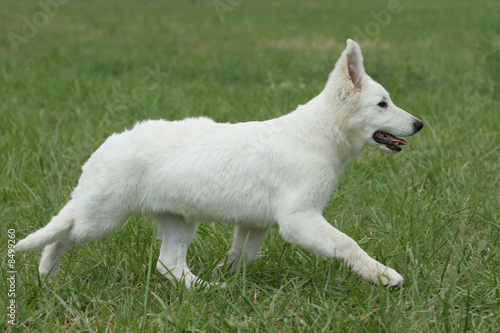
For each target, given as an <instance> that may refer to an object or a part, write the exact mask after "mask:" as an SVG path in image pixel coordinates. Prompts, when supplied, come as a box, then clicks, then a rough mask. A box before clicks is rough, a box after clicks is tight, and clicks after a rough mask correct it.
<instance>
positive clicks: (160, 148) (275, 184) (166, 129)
mask: <svg viewBox="0 0 500 333" xmlns="http://www.w3.org/2000/svg"><path fill="white" fill-rule="evenodd" d="M422 127H423V123H422V122H421V121H420V120H418V119H417V118H415V117H413V116H412V115H410V114H408V113H407V112H405V111H403V110H401V109H400V108H398V107H397V106H396V105H394V104H393V103H392V101H391V99H390V97H389V94H388V93H387V91H386V90H385V89H384V88H383V87H382V86H381V85H379V84H378V83H376V82H375V81H373V80H372V79H371V78H370V77H369V76H368V75H367V74H366V73H365V69H364V66H363V57H362V55H361V49H360V47H359V45H358V44H356V43H355V42H354V41H352V40H348V41H347V47H346V49H345V51H344V52H343V53H342V55H341V56H340V59H339V60H338V62H337V64H336V65H335V68H334V69H333V71H332V73H331V74H330V76H329V79H328V82H327V84H326V87H325V89H324V90H323V91H322V92H321V93H320V94H319V95H318V96H317V97H315V98H313V99H312V100H311V101H310V102H309V103H307V104H306V105H301V106H299V107H298V108H297V110H295V111H294V112H291V113H289V114H287V115H285V116H282V117H280V118H277V119H272V120H268V121H263V122H249V123H238V124H219V123H215V122H213V121H212V120H210V119H207V118H188V119H185V120H182V121H174V122H168V121H164V120H157V121H144V122H141V123H138V124H136V125H135V126H134V128H133V129H132V130H129V131H125V132H123V133H120V134H113V135H112V136H110V137H109V138H108V139H107V140H106V141H105V142H104V143H103V144H102V146H101V147H99V149H97V151H96V152H95V153H94V154H93V155H92V156H91V157H90V159H89V160H88V161H87V162H86V163H85V165H84V166H83V173H82V175H81V178H80V180H79V182H78V186H77V187H76V188H75V189H74V191H73V194H72V197H71V200H70V201H69V202H68V203H67V204H66V206H64V208H63V209H62V210H61V211H60V212H59V214H58V215H56V216H54V217H53V218H52V219H51V221H50V222H49V223H48V224H47V225H46V226H45V227H44V228H42V229H40V230H38V231H36V232H34V233H33V234H31V235H29V236H28V237H26V238H25V239H23V240H21V241H20V242H19V243H18V244H17V247H16V249H17V251H33V250H38V249H40V248H42V247H45V250H44V251H43V255H42V259H41V261H40V267H39V272H40V275H41V276H42V277H43V278H45V277H49V278H54V277H55V276H56V275H57V273H58V271H59V262H60V260H61V258H62V256H63V255H64V253H65V252H66V251H68V250H69V249H70V248H71V246H72V245H73V244H83V243H87V242H90V241H93V240H96V239H100V238H103V237H104V236H106V235H108V234H110V233H112V232H115V231H117V230H119V229H120V228H122V226H123V225H124V223H125V222H126V221H127V218H128V217H129V216H130V215H131V214H133V213H147V214H149V215H151V216H152V217H153V218H154V219H155V220H156V221H157V222H158V225H159V229H160V231H161V234H162V237H163V239H162V245H161V250H160V257H159V260H158V263H157V266H156V267H157V269H158V271H159V272H160V273H161V274H163V275H165V276H166V277H167V278H169V279H176V280H184V282H185V285H186V287H187V288H189V287H191V286H192V285H194V284H196V283H201V284H208V283H207V282H203V281H201V280H199V279H198V278H197V277H196V276H195V275H193V274H192V273H191V271H190V270H189V268H188V267H187V265H186V254H187V249H188V246H189V244H190V243H191V241H192V240H193V237H194V235H195V233H196V229H197V226H198V223H199V222H200V221H221V222H226V223H231V224H234V225H235V226H236V227H235V233H234V242H233V245H232V247H231V250H230V251H229V252H228V253H227V256H226V260H225V261H224V263H222V264H221V265H222V266H227V268H228V269H229V270H233V271H234V270H235V269H236V266H237V263H238V262H239V260H240V257H241V255H242V253H244V256H245V258H244V261H242V262H244V263H245V264H250V263H251V262H253V261H254V260H255V258H256V257H257V253H258V250H259V247H260V245H261V244H262V241H263V240H264V238H265V236H266V233H267V232H268V230H269V229H270V228H273V227H277V228H279V232H280V234H281V236H282V237H283V238H284V239H285V240H286V241H287V242H290V243H292V244H297V245H300V246H302V247H303V248H305V249H307V250H309V251H312V252H314V253H316V254H318V255H321V256H324V257H328V258H337V259H340V260H341V261H342V262H343V263H344V264H345V265H346V266H347V267H349V268H350V269H351V270H352V271H354V272H355V273H356V274H358V275H359V276H361V277H362V278H363V279H365V280H367V281H369V282H371V283H374V284H378V283H382V284H384V285H389V286H400V285H401V284H402V283H403V277H402V276H401V275H399V274H398V273H397V272H396V271H395V270H393V269H391V268H389V267H387V266H384V265H382V264H381V263H379V262H377V261H376V260H374V259H372V258H371V257H370V256H369V255H368V254H367V253H366V252H365V251H363V250H362V249H361V248H360V247H359V245H358V244H357V243H356V242H355V241H354V240H353V239H351V238H350V237H348V236H347V235H345V234H344V233H342V232H340V231H339V230H337V229H335V228H334V227H333V226H332V225H331V224H330V223H328V222H327V221H326V220H325V219H324V218H323V216H322V211H323V209H324V208H325V206H326V204H327V201H328V199H329V197H330V195H331V193H332V191H333V189H334V186H335V183H336V181H337V177H338V176H339V174H340V173H341V171H342V169H343V168H344V167H345V166H346V165H347V163H348V162H349V161H351V160H352V159H353V158H354V157H356V156H358V155H359V154H360V153H361V152H362V151H363V147H364V146H365V145H370V146H374V147H377V148H380V149H381V150H383V151H385V152H388V153H396V152H399V151H400V150H401V146H402V145H406V144H408V143H407V142H406V141H404V140H402V139H399V138H397V137H396V136H403V137H405V136H411V135H413V134H415V133H416V132H418V131H419V130H420V129H421V128H422ZM235 263H236V264H235Z"/></svg>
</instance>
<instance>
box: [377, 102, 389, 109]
mask: <svg viewBox="0 0 500 333" xmlns="http://www.w3.org/2000/svg"><path fill="white" fill-rule="evenodd" d="M377 105H378V106H380V107H381V108H386V107H387V102H386V101H381V102H380V103H378V104H377Z"/></svg>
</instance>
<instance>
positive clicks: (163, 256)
mask: <svg viewBox="0 0 500 333" xmlns="http://www.w3.org/2000/svg"><path fill="white" fill-rule="evenodd" d="M153 218H154V219H155V220H156V221H157V223H158V228H159V230H160V233H161V236H162V243H161V249H160V257H159V259H158V263H157V264H156V269H157V270H158V271H159V272H160V273H161V274H162V275H164V276H165V277H166V278H167V279H169V280H177V281H184V283H185V285H186V288H187V289H189V288H191V287H192V286H194V285H200V284H201V285H207V286H208V285H210V284H209V283H207V282H204V281H202V280H200V279H198V277H197V276H196V275H194V274H193V273H191V271H190V270H189V268H188V266H187V264H186V256H187V251H188V247H189V245H190V244H191V242H192V241H193V238H194V235H195V234H196V230H197V229H198V223H196V222H195V223H193V222H187V221H186V220H185V219H184V218H183V217H182V216H178V215H174V214H168V213H166V214H155V215H153Z"/></svg>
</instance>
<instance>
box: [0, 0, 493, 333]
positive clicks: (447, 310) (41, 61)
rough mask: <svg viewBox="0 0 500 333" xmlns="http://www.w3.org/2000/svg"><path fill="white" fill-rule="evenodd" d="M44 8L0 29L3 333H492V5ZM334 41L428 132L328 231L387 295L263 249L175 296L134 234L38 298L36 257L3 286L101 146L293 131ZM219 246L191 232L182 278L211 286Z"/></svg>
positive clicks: (359, 183) (14, 15) (9, 2)
mask: <svg viewBox="0 0 500 333" xmlns="http://www.w3.org/2000/svg"><path fill="white" fill-rule="evenodd" d="M60 2H61V3H59V2H56V1H55V0H52V1H49V0H46V1H43V0H42V1H41V2H40V3H42V5H41V4H40V3H39V2H35V1H14V0H3V1H2V11H0V166H1V169H0V184H1V188H0V200H1V206H0V218H1V225H2V229H1V230H2V233H1V235H0V240H1V242H0V253H2V254H3V255H2V270H1V274H0V277H1V280H0V285H1V288H2V297H0V308H1V312H2V316H1V317H0V331H3V328H6V329H8V330H10V331H19V332H24V331H28V332H77V331H88V332H124V331H130V332H136V331H137V332H174V331H176V332H183V331H200V332H205V331H206V332H253V331H256V332H257V331H258V332H275V331H276V332H277V331H282V332H471V331H472V332H498V331H500V276H499V274H500V254H499V247H500V236H499V235H500V233H499V227H500V225H499V204H500V194H499V192H500V190H499V188H500V186H499V161H500V150H499V148H500V140H499V132H500V111H499V93H498V84H499V79H498V77H499V54H500V28H499V23H498V22H500V16H499V14H498V13H499V9H500V5H499V2H498V1H494V0H476V1H469V0H454V1H452V0H444V1H430V0H422V1H418V2H417V1H410V0H399V1H397V0H390V1H389V0H387V1H381V0H377V1H368V0H363V1H349V2H348V1H343V2H340V1H311V2H302V1H285V0H278V1H263V0H258V1H249V0H248V1H245V0H242V1H228V0H220V1H215V2H214V1H212V0H208V1H202V0H191V1H182V0H175V1H174V0H170V1H160V0H150V1H147V2H144V3H143V2H139V1H128V0H127V1H123V0H122V1H118V0H106V1H96V0H90V1H76V0H73V1H62V0H61V1H60ZM339 2H340V4H339ZM347 38H357V39H358V41H359V42H360V44H361V47H362V50H363V53H364V56H365V66H366V69H367V72H368V73H369V74H370V75H371V76H372V77H373V78H374V79H376V80H377V81H379V82H380V83H381V84H382V85H384V86H385V87H386V88H387V89H388V90H389V92H391V95H392V98H393V100H394V101H395V102H396V104H398V105H399V106H400V107H402V108H404V109H406V110H408V111H409V112H411V113H412V114H414V115H415V116H417V117H419V118H420V119H422V120H423V121H424V123H425V127H424V129H423V130H422V132H421V133H419V134H418V135H417V136H415V137H413V138H411V139H410V142H411V146H410V147H406V148H405V149H404V151H403V152H402V153H401V154H398V155H386V154H383V153H382V152H380V151H378V150H375V149H371V148H367V149H366V150H365V153H364V154H363V155H362V156H361V157H360V158H358V159H357V160H356V161H355V162H353V163H352V164H351V165H350V166H349V167H348V168H347V170H346V171H345V173H344V175H343V176H342V177H341V180H340V182H339V184H338V188H337V190H336V191H335V193H334V195H333V196H332V199H331V202H330V204H329V205H328V207H327V209H326V210H325V217H326V218H327V219H328V220H329V221H330V222H331V223H332V224H333V225H335V226H336V227H338V228H339V229H340V230H342V231H344V232H345V233H347V234H348V235H350V236H351V237H353V238H354V239H355V240H357V241H358V242H359V243H360V245H361V246H362V247H363V248H364V249H365V250H366V251H367V252H368V253H370V254H371V255H373V256H374V257H375V258H377V259H378V260H379V261H381V262H382V263H385V264H387V265H389V266H392V267H394V268H395V269H396V270H397V271H398V272H400V273H401V274H402V275H403V276H404V277H405V285H404V286H403V288H401V289H387V288H384V287H376V286H372V285H370V284H367V283H364V282H363V281H361V280H360V279H359V278H358V277H357V276H355V275H353V274H351V272H350V271H349V270H347V269H346V268H344V267H343V266H341V265H340V263H338V262H336V261H332V260H326V259H322V258H319V257H317V256H315V255H313V254H311V253H309V252H307V251H305V250H302V249H300V248H298V247H295V246H292V245H290V244H287V243H285V242H284V241H283V240H282V239H281V238H280V236H279V234H278V232H277V230H273V231H271V232H270V234H269V235H268V237H267V239H266V241H265V242H264V245H263V247H262V250H261V256H260V257H259V259H258V260H257V261H256V262H255V263H254V264H253V265H251V266H249V267H248V268H246V269H243V270H241V271H240V272H239V273H238V274H236V275H233V276H227V277H223V276H219V277H218V278H217V281H219V282H223V281H224V282H226V283H227V284H228V287H227V288H225V289H220V288H214V289H210V290H192V291H186V290H184V289H183V288H181V287H180V286H178V285H174V284H172V283H169V282H168V281H166V280H165V279H164V278H163V277H161V276H160V275H159V274H158V273H157V272H156V270H155V264H156V260H157V256H158V252H159V245H160V244H159V242H158V241H157V240H156V239H155V235H156V230H155V225H154V224H153V223H152V222H151V221H150V220H149V219H148V218H147V217H145V216H134V217H133V218H131V219H130V221H129V222H128V223H127V225H126V226H125V228H124V229H123V230H121V231H120V232H118V233H116V234H114V235H112V236H110V237H108V238H106V239H104V240H102V241H100V242H95V243H90V244H87V245H82V246H78V247H74V248H73V250H72V251H71V252H69V253H68V254H67V255H66V257H65V259H64V260H63V263H62V268H61V273H60V275H59V277H58V279H57V280H56V281H55V282H54V283H53V284H51V285H45V284H44V283H42V282H41V281H39V280H38V279H37V264H38V260H39V257H40V254H39V253H29V254H24V253H22V254H21V253H20V254H17V256H16V257H15V263H13V267H9V266H8V264H9V257H8V256H7V253H8V252H7V251H8V239H9V236H12V237H14V236H15V237H16V238H17V239H21V238H24V237H25V236H26V235H27V234H29V233H31V232H33V231H34V230H35V229H37V228H40V227H41V226H43V225H44V224H46V223H47V222H48V220H49V219H50V217H51V216H52V215H53V214H55V213H57V211H58V210H59V209H60V208H61V207H62V206H63V205H64V204H65V202H66V201H67V200H68V198H69V195H70V193H71V190H72V188H73V187H74V186H75V185H76V183H77V181H78V177H79V174H80V167H81V165H82V164H83V163H84V162H85V161H86V160H87V159H88V157H89V156H90V154H91V153H92V151H94V150H95V149H96V148H97V147H98V146H99V145H100V144H101V143H102V142H103V140H104V139H105V138H106V137H107V136H108V135H110V134H111V133H113V132H119V131H122V130H123V129H124V128H130V127H131V126H132V125H133V124H134V122H136V121H138V120H143V119H148V118H150V119H156V118H166V119H172V120H173V119H182V118H184V117H187V116H201V115H205V116H209V117H211V118H213V119H215V120H216V121H223V122H240V121H249V120H264V119H268V118H272V117H276V116H278V115H281V114H284V113H286V112H289V111H292V110H294V109H295V108H296V106H297V105H298V104H304V103H306V102H307V101H308V100H309V99H311V98H312V97H314V96H316V94H318V93H319V92H320V91H321V89H322V88H323V86H324V84H325V82H326V78H327V75H328V74H329V72H330V70H331V69H332V68H333V65H334V64H335V61H336V60H337V58H338V56H339V55H340V53H341V51H342V50H343V49H344V47H345V40H346V39H347ZM9 230H10V232H9ZM231 231H232V227H230V226H226V225H221V224H202V225H201V226H200V229H199V231H198V234H197V237H196V239H195V241H194V242H193V244H192V246H191V247H190V250H189V256H188V260H189V265H190V266H191V268H192V270H193V271H194V273H195V274H199V275H200V276H201V277H202V278H204V279H210V274H211V270H212V269H213V268H214V266H215V264H216V262H217V261H219V260H220V259H221V258H222V256H223V255H224V254H225V252H226V251H227V250H228V248H229V246H230V242H231ZM11 263H12V261H11ZM11 270H16V271H17V275H16V287H15V290H14V291H13V290H9V289H11V288H10V285H11V284H10V281H11V280H9V277H10V276H11V273H8V272H9V271H11ZM13 293H14V294H15V295H14V294H13ZM12 301H15V302H16V304H17V310H16V311H12V312H14V314H15V319H14V320H13V323H14V325H11V323H9V320H11V317H9V314H11V311H10V310H9V309H8V308H7V307H8V306H9V305H10V302H12Z"/></svg>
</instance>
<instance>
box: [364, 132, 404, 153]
mask: <svg viewBox="0 0 500 333" xmlns="http://www.w3.org/2000/svg"><path fill="white" fill-rule="evenodd" d="M373 140H375V141H376V142H378V143H381V144H384V145H385V146H386V147H387V148H389V149H391V150H394V151H401V146H406V145H409V143H408V142H406V141H405V140H402V139H399V138H396V137H395V136H394V135H392V134H389V133H385V132H382V131H377V132H375V133H374V134H373Z"/></svg>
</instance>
